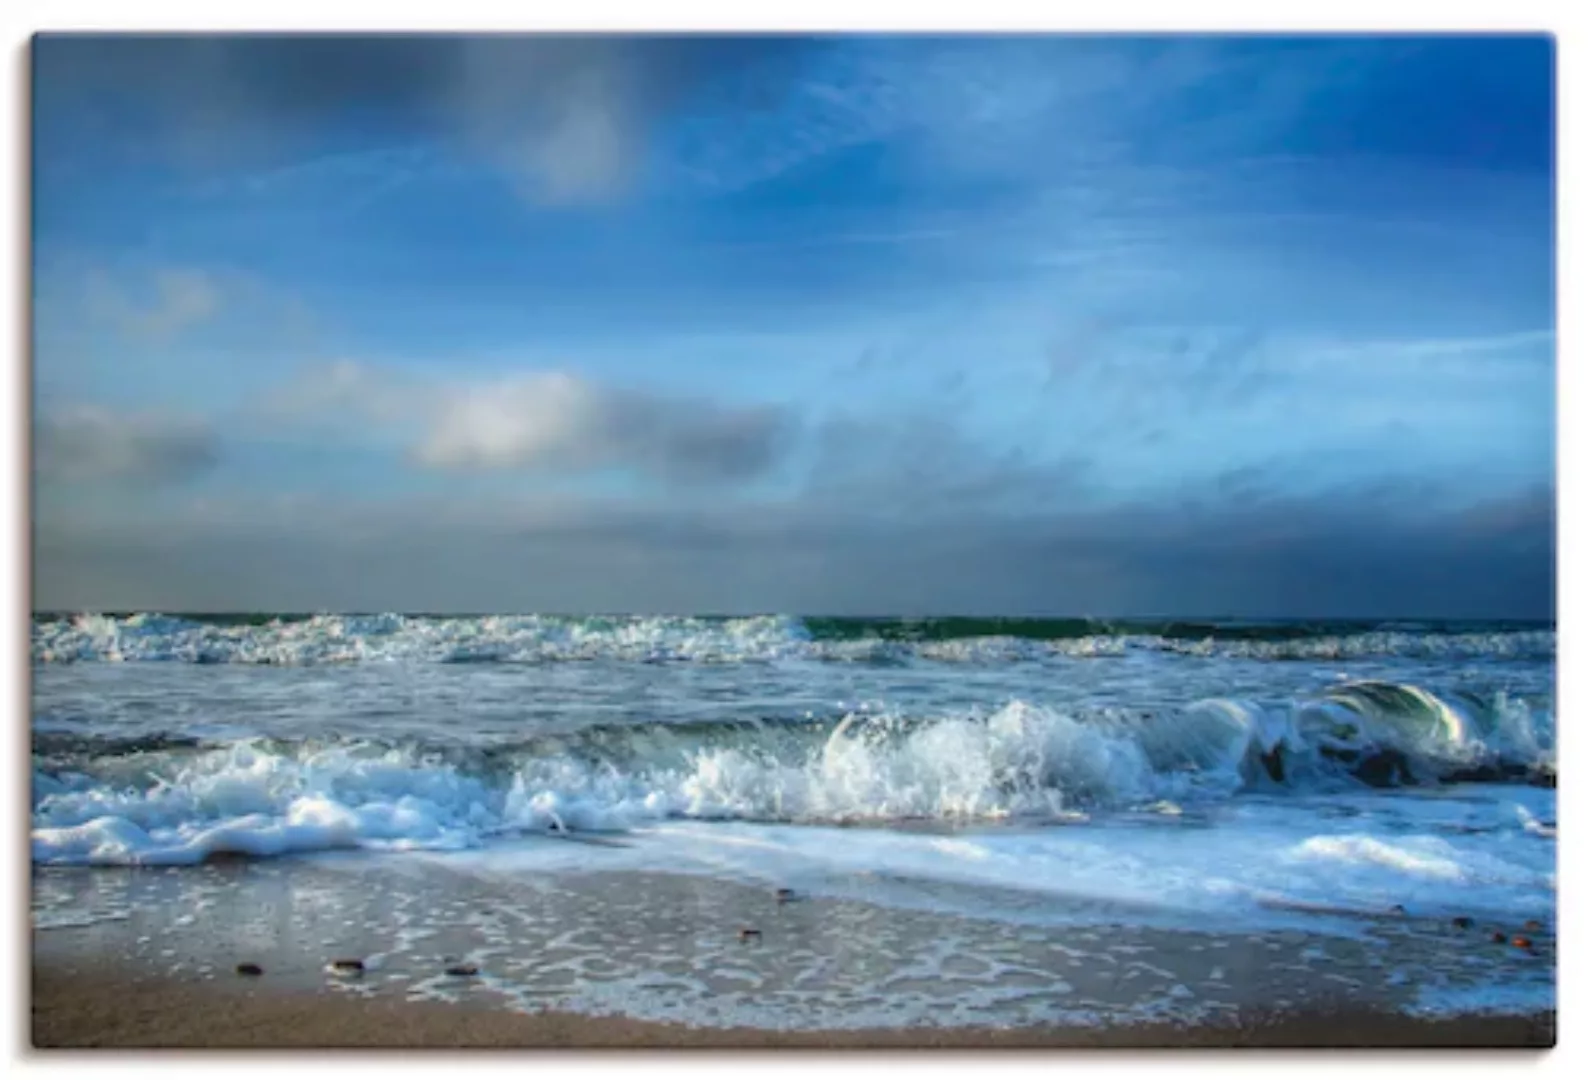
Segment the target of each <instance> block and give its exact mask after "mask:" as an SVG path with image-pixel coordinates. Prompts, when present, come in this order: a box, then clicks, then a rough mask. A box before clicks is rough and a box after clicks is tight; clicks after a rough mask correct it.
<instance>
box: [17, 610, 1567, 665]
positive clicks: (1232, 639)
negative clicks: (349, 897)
mask: <svg viewBox="0 0 1588 1080" xmlns="http://www.w3.org/2000/svg"><path fill="white" fill-rule="evenodd" d="M1138 651H1151V652H1159V653H1168V654H1180V655H1187V656H1200V657H1235V658H1247V659H1255V660H1325V661H1349V660H1353V659H1358V658H1368V657H1383V656H1392V657H1409V658H1422V659H1433V660H1438V659H1468V658H1471V659H1478V658H1484V659H1518V660H1552V659H1554V656H1555V631H1554V629H1553V628H1550V627H1547V626H1537V625H1531V626H1518V625H1514V624H1458V623H1449V624H1397V623H1389V624H1375V623H1365V622H1336V623H1242V622H1233V621H1213V622H1185V621H1167V620H1158V621H1153V620H1135V621H1105V620H1095V619H968V618H967V619H818V618H808V619H798V618H793V617H790V616H781V615H765V616H755V617H751V618H710V617H645V616H612V617H578V618H575V617H564V616H551V615H523V616H506V615H490V616H456V617H437V616H421V615H394V614H386V615H312V616H308V615H254V616H226V617H221V616H187V617H178V616H169V615H157V614H133V615H121V616H116V615H54V616H50V615H46V616H36V617H35V618H34V620H33V626H32V655H33V660H34V661H35V662H37V663H44V664H59V663H71V662H81V661H103V662H133V661H167V662H178V663H191V664H274V665H285V666H304V665H316V664H348V663H373V662H387V663H394V662H418V663H552V662H559V661H581V660H585V661H588V660H623V661H637V662H647V663H669V662H671V663H743V662H769V661H779V660H814V661H833V662H859V663H911V662H941V663H951V662H960V663H1012V662H1031V661H1041V660H1044V659H1051V658H1056V657H1092V656H1124V655H1128V654H1130V653H1132V652H1138Z"/></svg>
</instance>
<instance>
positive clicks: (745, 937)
mask: <svg viewBox="0 0 1588 1080" xmlns="http://www.w3.org/2000/svg"><path fill="white" fill-rule="evenodd" d="M739 940H740V941H760V940H761V931H759V930H752V929H751V928H750V927H748V926H747V927H745V928H744V929H743V930H740V931H739Z"/></svg>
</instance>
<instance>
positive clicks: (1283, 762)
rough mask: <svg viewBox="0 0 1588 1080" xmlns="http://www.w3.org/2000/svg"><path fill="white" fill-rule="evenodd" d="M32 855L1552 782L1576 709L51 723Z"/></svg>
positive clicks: (1401, 696)
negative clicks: (117, 726)
mask: <svg viewBox="0 0 1588 1080" xmlns="http://www.w3.org/2000/svg"><path fill="white" fill-rule="evenodd" d="M33 769H34V772H33V792H32V805H33V822H32V824H33V834H32V840H33V861H34V862H36V863H91V864H181V863H195V862H200V861H203V860H205V859H207V858H211V857H215V856H219V855H227V854H235V855H245V856H266V855H278V854H284V853H288V852H295V851H312V850H322V849H331V848H366V849H376V850H379V849H403V848H432V849H459V848H468V847H475V846H479V845H482V844H485V843H488V842H489V841H490V840H491V839H492V838H493V837H499V836H504V835H512V834H516V833H521V832H525V831H547V830H550V831H554V832H568V831H583V830H592V831H606V830H622V829H628V828H636V827H643V826H644V825H646V824H648V823H654V822H659V821H663V820H667V819H677V818H691V819H708V820H741V821H762V822H789V823H797V824H810V823H825V824H865V823H877V824H881V823H898V822H906V821H911V820H926V821H936V822H948V823H956V822H960V823H964V822H973V821H996V820H1004V819H1022V820H1031V821H1062V820H1066V819H1073V818H1075V817H1076V816H1078V815H1088V814H1094V813H1100V812H1110V811H1127V810H1156V811H1165V810H1167V811H1170V812H1172V811H1174V810H1175V809H1177V808H1179V807H1185V806H1193V807H1194V806H1200V805H1207V804H1210V803H1217V802H1219V801H1222V800H1226V799H1229V798H1232V797H1237V796H1239V795H1240V794H1241V793H1243V792H1247V791H1264V792H1269V793H1273V792H1283V791H1286V790H1307V791H1316V790H1320V789H1328V788H1329V787H1330V786H1332V785H1339V786H1344V787H1350V786H1356V785H1362V784H1370V785H1376V786H1387V785H1412V784H1422V783H1435V782H1445V781H1461V780H1465V781H1509V782H1514V781H1524V780H1526V781H1531V782H1535V783H1544V784H1550V785H1552V784H1553V782H1554V769H1555V750H1554V719H1553V716H1552V715H1550V713H1549V712H1548V711H1547V710H1539V709H1536V708H1534V707H1532V706H1530V705H1529V704H1528V703H1526V702H1523V701H1521V700H1516V699H1511V698H1508V697H1506V696H1504V695H1498V696H1496V697H1494V698H1493V699H1490V700H1480V699H1478V698H1471V697H1461V696H1456V695H1446V696H1437V695H1435V694H1433V693H1430V692H1428V691H1426V690H1423V689H1420V688H1418V687H1415V686H1401V685H1395V684H1387V683H1357V684H1344V685H1341V686H1339V687H1336V688H1334V689H1332V690H1331V691H1330V692H1329V693H1327V694H1325V695H1322V696H1318V697H1313V698H1308V699H1305V700H1297V701H1291V702H1285V703H1280V704H1262V703H1257V702H1249V701H1237V700H1230V699H1213V700H1207V701H1201V702H1197V703H1194V704H1192V705H1189V706H1187V707H1186V708H1183V709H1177V710H1171V711H1164V712H1141V711H1134V712H1132V711H1125V710H1115V709H1104V710H1097V711H1091V712H1086V713H1084V714H1076V713H1067V712H1060V711H1056V710H1053V709H1049V708H1045V707H1043V706H1040V705H1035V704H1030V703H1027V702H1023V701H1013V702H1010V703H1008V704H1006V705H1004V706H1002V707H1001V708H998V709H996V710H994V711H991V712H985V713H966V714H964V715H954V716H939V717H909V716H904V715H864V714H847V715H843V716H835V717H829V718H825V719H811V720H803V721H745V722H735V723H700V724H693V725H649V726H614V727H605V728H589V729H585V730H582V731H579V732H576V733H572V734H563V735H555V736H553V735H546V736H539V737H532V738H528V739H524V740H520V741H516V742H511V743H497V744H493V745H463V744H457V743H450V744H449V743H424V742H407V743H395V742H392V743H380V742H372V741H357V742H345V741H341V740H335V739H329V740H319V741H315V740H303V741H292V740H265V739H248V740H238V741H232V742H224V743H216V742H205V741H202V740H196V739H189V738H185V737H180V736H173V737H170V738H145V739H138V740H127V739H122V740H107V739H102V738H99V737H97V736H84V735H65V734H51V733H46V732H40V733H36V734H35V736H34V746H33Z"/></svg>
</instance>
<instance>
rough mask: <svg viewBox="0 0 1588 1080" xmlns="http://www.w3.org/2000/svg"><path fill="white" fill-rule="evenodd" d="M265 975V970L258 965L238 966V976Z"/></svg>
mask: <svg viewBox="0 0 1588 1080" xmlns="http://www.w3.org/2000/svg"><path fill="white" fill-rule="evenodd" d="M264 973H265V969H264V968H262V967H260V966H259V965H258V964H238V965H237V974H239V975H263V974H264Z"/></svg>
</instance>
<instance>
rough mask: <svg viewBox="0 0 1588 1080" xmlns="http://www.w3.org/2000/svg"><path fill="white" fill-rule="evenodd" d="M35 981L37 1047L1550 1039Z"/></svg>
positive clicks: (1477, 1042)
mask: <svg viewBox="0 0 1588 1080" xmlns="http://www.w3.org/2000/svg"><path fill="white" fill-rule="evenodd" d="M32 989H33V1008H32V1042H33V1046H34V1047H35V1048H37V1049H86V1048H105V1049H135V1048H151V1049H153V1048H169V1049H177V1048H200V1049H243V1048H251V1049H269V1048H275V1049H294V1048H296V1049H310V1048H363V1049H381V1048H410V1047H422V1048H431V1049H446V1048H492V1047H494V1048H501V1049H508V1048H518V1049H559V1048H560V1049H575V1048H609V1049H616V1048H628V1049H638V1048H681V1049H682V1048H699V1049H704V1048H738V1049H763V1048H765V1049H771V1048H800V1049H823V1048H827V1049H855V1050H858V1049H913V1048H920V1049H966V1050H969V1049H1021V1048H1027V1049H1031V1048H1052V1049H1084V1048H1121V1049H1159V1048H1166V1047H1175V1048H1178V1047H1187V1048H1204V1049H1207V1048H1232V1047H1270V1048H1286V1047H1288V1048H1325V1047H1329V1048H1341V1047H1358V1048H1377V1047H1405V1048H1417V1047H1425V1048H1439V1047H1449V1048H1457V1047H1469V1048H1476V1047H1493V1048H1547V1047H1551V1046H1553V1045H1554V1043H1555V1015H1554V1014H1553V1013H1540V1014H1536V1015H1532V1016H1512V1017H1460V1018H1453V1019H1439V1020H1428V1019H1414V1018H1410V1017H1406V1016H1401V1015H1396V1014H1393V1013H1384V1012H1374V1011H1370V1010H1360V1011H1347V1010H1340V1011H1327V1012H1325V1011H1319V1012H1301V1013H1294V1014H1267V1015H1264V1014H1261V1013H1257V1012H1255V1011H1254V1012H1253V1014H1252V1015H1249V1016H1242V1017H1237V1018H1235V1019H1233V1020H1229V1021H1223V1022H1219V1023H1211V1024H1202V1025H1193V1026H1182V1025H1175V1024H1142V1025H1135V1026H1123V1027H1102V1028H1083V1027H1028V1028H1013V1029H994V1028H960V1029H937V1030H932V1029H925V1030H921V1029H914V1030H903V1029H871V1030H857V1031H826V1032H823V1031H803V1032H790V1031H767V1030H760V1029H754V1028H699V1027H690V1026H687V1025H682V1024H657V1023H647V1022H644V1021H639V1020H630V1019H623V1018H615V1017H590V1016H580V1015H577V1014H572V1013H561V1012H545V1013H539V1014H534V1015H524V1014H521V1013H514V1012H508V1011H504V1010H497V1009H490V1008H484V1007H479V1006H466V1005H449V1004H444V1003H414V1002H406V1001H401V1000H396V999H376V1000H365V999H358V998H349V997H345V996H340V995H333V994H329V993H323V992H321V993H316V992H313V991H290V990H272V989H271V988H269V987H268V986H260V985H252V984H249V983H245V982H243V981H242V980H241V979H240V978H239V979H237V980H235V981H223V982H220V983H217V984H209V983H201V982H197V981H193V980H181V979H176V978H169V977H165V978H161V977H154V976H139V975H136V974H133V973H129V972H125V971H119V970H116V969H114V968H107V967H100V968H70V969H55V968H51V967H46V968H42V969H40V968H35V970H34V973H33V984H32Z"/></svg>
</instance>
